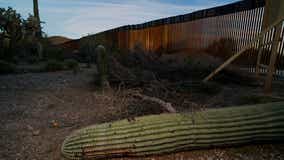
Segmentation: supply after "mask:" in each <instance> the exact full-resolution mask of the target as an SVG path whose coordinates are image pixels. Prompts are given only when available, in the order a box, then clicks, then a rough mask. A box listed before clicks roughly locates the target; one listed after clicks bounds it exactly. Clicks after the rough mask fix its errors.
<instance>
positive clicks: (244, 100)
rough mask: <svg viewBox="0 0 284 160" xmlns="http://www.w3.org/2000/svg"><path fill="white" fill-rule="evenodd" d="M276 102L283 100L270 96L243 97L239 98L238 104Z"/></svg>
mask: <svg viewBox="0 0 284 160" xmlns="http://www.w3.org/2000/svg"><path fill="white" fill-rule="evenodd" d="M277 101H283V99H280V98H274V97H270V96H264V95H245V96H241V97H240V100H239V103H240V104H259V103H269V102H277Z"/></svg>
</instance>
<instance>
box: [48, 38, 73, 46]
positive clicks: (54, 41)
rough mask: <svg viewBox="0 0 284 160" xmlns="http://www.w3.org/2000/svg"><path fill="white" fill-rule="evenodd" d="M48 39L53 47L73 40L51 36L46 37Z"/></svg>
mask: <svg viewBox="0 0 284 160" xmlns="http://www.w3.org/2000/svg"><path fill="white" fill-rule="evenodd" d="M48 39H49V41H50V42H51V43H52V44H53V45H59V44H63V43H66V42H69V41H71V40H73V39H70V38H67V37H63V36H51V37H48Z"/></svg>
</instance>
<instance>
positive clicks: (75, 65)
mask: <svg viewBox="0 0 284 160" xmlns="http://www.w3.org/2000/svg"><path fill="white" fill-rule="evenodd" d="M64 64H65V66H66V68H67V69H75V68H78V67H79V63H78V61H76V60H75V59H67V60H65V61H64Z"/></svg>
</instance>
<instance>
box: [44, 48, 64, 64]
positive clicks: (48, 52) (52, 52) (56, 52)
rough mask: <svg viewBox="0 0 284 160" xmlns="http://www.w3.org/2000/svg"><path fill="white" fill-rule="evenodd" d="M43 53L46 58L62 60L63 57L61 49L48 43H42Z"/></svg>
mask: <svg viewBox="0 0 284 160" xmlns="http://www.w3.org/2000/svg"><path fill="white" fill-rule="evenodd" d="M43 55H44V58H45V59H47V60H57V61H62V60H63V59H64V55H63V49H61V48H59V47H58V46H53V45H49V44H44V47H43Z"/></svg>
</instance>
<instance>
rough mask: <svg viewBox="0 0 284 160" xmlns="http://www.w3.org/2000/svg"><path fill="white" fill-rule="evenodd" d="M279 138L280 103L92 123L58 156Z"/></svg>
mask: <svg viewBox="0 0 284 160" xmlns="http://www.w3.org/2000/svg"><path fill="white" fill-rule="evenodd" d="M279 140H284V102H277V103H268V104H259V105H252V106H242V107H228V108H221V109H209V110H206V111H201V112H196V113H194V114H161V115H150V116H144V117H138V118H136V119H135V120H133V121H128V120H121V121H116V122H113V123H105V124H100V125H94V126H90V127H87V128H84V129H81V130H78V131H75V132H74V133H73V134H71V135H70V136H69V137H67V138H66V140H65V141H64V142H63V145H62V154H63V156H64V157H66V158H67V159H70V160H79V159H99V158H110V157H122V156H145V155H152V154H162V153H168V152H174V151H180V150H186V149H198V148H204V147H205V148H207V147H211V146H227V145H235V144H243V143H249V142H265V141H279Z"/></svg>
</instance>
